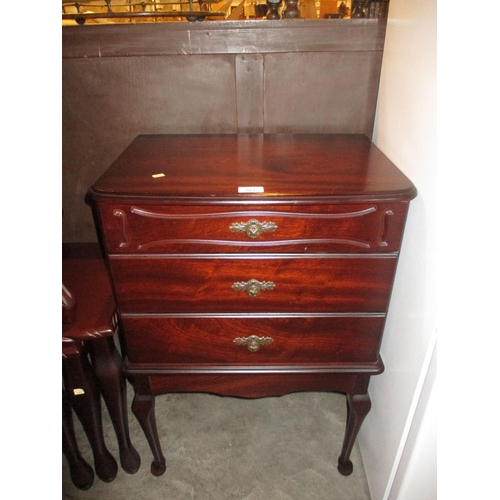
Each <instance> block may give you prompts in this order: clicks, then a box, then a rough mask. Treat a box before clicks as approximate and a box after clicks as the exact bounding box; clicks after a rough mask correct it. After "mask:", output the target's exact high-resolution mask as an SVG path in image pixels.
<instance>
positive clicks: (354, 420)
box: [338, 393, 372, 476]
mask: <svg viewBox="0 0 500 500" xmlns="http://www.w3.org/2000/svg"><path fill="white" fill-rule="evenodd" d="M347 403H348V410H347V424H346V430H345V436H344V444H343V446H342V451H341V453H340V457H339V460H338V470H339V472H340V473H341V474H342V475H344V476H349V475H350V474H352V470H353V465H352V462H351V460H350V458H349V457H350V455H351V451H352V448H353V446H354V442H355V441H356V436H357V435H358V432H359V429H360V427H361V424H362V423H363V420H364V419H365V417H366V415H367V414H368V412H369V411H370V408H371V405H372V404H371V400H370V396H369V395H368V393H366V394H347Z"/></svg>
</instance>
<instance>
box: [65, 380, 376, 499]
mask: <svg viewBox="0 0 500 500" xmlns="http://www.w3.org/2000/svg"><path fill="white" fill-rule="evenodd" d="M132 396H133V392H132V390H131V388H130V387H129V388H128V398H129V400H128V403H129V407H130V402H131V401H132ZM345 418H346V402H345V396H342V395H340V394H327V393H297V394H290V395H287V396H283V397H278V398H262V399H255V400H245V399H239V398H228V397H224V398H223V397H219V396H212V395H208V394H170V395H164V396H159V397H157V398H156V419H157V424H158V432H159V435H160V440H161V443H162V447H163V454H164V455H165V458H166V460H167V470H166V472H165V474H163V476H161V477H155V476H153V475H152V474H151V473H150V469H149V468H150V464H151V460H152V455H151V451H150V449H149V446H148V444H147V441H146V438H145V437H144V434H143V433H142V430H141V428H140V426H139V424H138V422H137V420H136V419H135V417H134V416H133V415H132V414H131V412H130V410H129V424H130V431H131V440H132V443H133V444H134V446H135V448H136V449H137V451H138V452H139V454H140V456H141V461H142V462H141V467H140V469H139V471H138V472H137V473H136V474H133V475H129V474H127V473H126V472H125V471H123V469H121V468H120V467H119V470H118V475H117V477H116V479H115V480H114V481H113V482H111V483H104V482H103V481H101V480H100V479H99V478H98V477H97V476H96V477H95V479H94V484H93V486H92V487H91V488H90V489H89V490H87V491H80V490H78V489H77V488H76V487H75V486H74V485H73V484H72V482H71V479H70V476H69V469H68V466H67V462H66V459H65V457H64V456H63V457H62V462H63V467H62V498H64V499H84V498H85V499H92V500H95V499H101V498H102V499H104V498H106V499H113V500H131V499H133V500H140V499H155V500H162V499H165V500H188V499H189V500H192V499H196V500H226V499H231V500H292V499H293V500H307V499H314V500H323V499H324V500H337V499H338V500H370V494H369V491H368V486H367V483H366V477H365V474H364V470H363V464H362V462H361V456H360V454H359V449H358V447H357V445H356V446H355V448H354V450H353V452H352V455H351V459H352V461H353V463H354V472H353V473H352V475H351V476H348V477H344V476H342V475H341V474H340V473H339V472H338V471H337V458H338V455H339V453H340V449H341V446H342V438H343V434H344V426H345ZM103 423H104V434H105V439H106V444H107V446H108V449H109V450H110V452H111V453H112V454H113V456H114V457H115V458H116V459H117V462H118V463H119V457H118V446H117V442H116V437H115V434H114V430H113V427H112V425H111V422H110V419H109V416H108V414H107V410H106V409H105V407H104V405H103ZM74 424H75V431H76V433H77V440H78V443H79V446H80V450H81V452H82V455H83V457H84V458H85V460H87V462H89V464H90V465H92V466H93V458H92V452H91V450H90V446H89V445H88V442H87V441H86V438H85V434H84V433H83V430H82V427H81V425H80V422H79V421H78V420H77V419H76V417H75V418H74Z"/></svg>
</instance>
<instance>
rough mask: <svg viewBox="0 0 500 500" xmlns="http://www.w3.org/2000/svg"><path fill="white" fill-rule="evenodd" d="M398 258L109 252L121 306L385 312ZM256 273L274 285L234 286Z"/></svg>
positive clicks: (123, 308) (127, 309) (157, 310)
mask: <svg viewBox="0 0 500 500" xmlns="http://www.w3.org/2000/svg"><path fill="white" fill-rule="evenodd" d="M343 256H344V257H343ZM396 263H397V259H396V257H395V256H394V255H388V256H386V257H379V256H369V257H365V256H361V257H357V256H352V255H350V254H340V255H334V256H332V255H328V256H324V255H323V254H316V255H314V256H313V257H311V256H310V255H309V256H308V258H305V257H299V258H297V257H295V256H293V255H292V256H290V255H284V256H280V255H273V256H267V255H266V256H265V257H264V258H259V257H256V256H255V255H252V256H246V258H241V254H240V256H239V258H238V257H237V256H231V257H227V256H226V255H224V256H220V255H219V256H212V255H210V256H209V257H208V258H204V257H202V256H199V255H197V256H190V255H184V256H178V257H177V258H172V257H170V256H169V257H168V258H167V257H157V258H151V257H150V256H148V257H142V256H137V257H133V256H132V257H127V258H123V257H120V258H114V257H110V265H111V272H112V275H113V279H114V283H115V290H116V296H117V300H118V302H119V304H120V310H121V312H122V313H130V312H137V313H163V312H185V313H189V312H204V311H206V312H229V311H230V312H248V313H252V312H253V313H257V312H277V311H281V312H294V311H295V312H302V313H308V312H328V311H336V312H348V311H351V312H385V311H386V309H387V306H388V303H389V296H390V293H391V289H392V279H391V278H392V276H393V275H394V271H395V268H396ZM252 279H256V280H258V281H259V282H267V281H271V282H273V283H274V285H275V286H274V288H273V289H272V290H262V292H261V293H260V294H259V295H258V296H257V297H249V296H248V295H247V293H245V291H244V290H243V291H238V290H235V289H234V288H233V285H234V284H235V283H242V282H243V283H248V281H250V280H252Z"/></svg>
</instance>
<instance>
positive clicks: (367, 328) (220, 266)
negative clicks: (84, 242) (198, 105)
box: [91, 134, 416, 475]
mask: <svg viewBox="0 0 500 500" xmlns="http://www.w3.org/2000/svg"><path fill="white" fill-rule="evenodd" d="M91 196H92V198H93V200H94V202H95V207H96V213H97V216H98V221H99V226H100V227H99V230H100V234H101V237H102V241H103V245H104V247H105V252H106V255H107V259H108V263H109V269H110V273H111V279H112V283H113V288H114V293H115V298H116V303H117V305H118V311H119V317H120V322H121V335H122V344H123V353H124V358H125V360H124V363H125V364H124V366H125V373H126V375H127V376H128V377H129V378H130V379H131V380H132V382H133V385H134V389H135V398H134V401H133V403H132V410H133V412H134V414H135V415H136V417H137V418H138V420H139V422H140V423H141V425H142V427H143V429H144V432H145V434H146V437H147V439H148V441H149V444H150V446H151V450H152V453H153V457H154V460H153V463H152V466H151V470H152V473H153V474H155V475H160V474H162V473H163V472H164V471H165V459H164V457H163V454H162V451H161V446H160V441H159V437H158V435H157V430H156V424H155V413H154V411H155V410H154V401H155V397H156V396H157V395H160V394H164V393H168V392H209V393H213V394H219V395H228V396H238V397H245V398H256V397H265V396H277V395H284V394H287V393H291V392H296V391H335V392H341V393H345V394H346V396H347V401H348V415H347V424H346V432H345V436H344V442H343V446H342V450H341V453H340V456H339V461H338V469H339V471H340V472H341V473H342V474H344V475H348V474H350V473H351V472H352V469H353V464H352V462H351V461H350V458H349V457H350V453H351V450H352V447H353V445H354V441H355V439H356V436H357V433H358V431H359V428H360V426H361V424H362V421H363V419H364V417H365V416H366V414H367V413H368V411H369V410H370V407H371V402H370V398H369V395H368V385H369V381H370V377H371V376H372V375H377V374H380V373H382V371H383V369H384V366H383V363H382V360H381V358H380V355H379V350H380V343H381V341H382V334H383V330H384V323H385V318H386V314H387V311H388V307H389V301H390V295H391V290H392V286H393V281H394V277H395V272H396V265H397V261H398V256H399V250H400V247H401V240H402V237H403V230H404V225H405V220H406V216H407V212H408V208H409V202H410V200H411V199H412V198H414V197H415V196H416V189H415V187H414V186H413V184H412V183H411V182H410V181H409V180H408V179H407V178H406V177H405V176H404V175H403V174H402V173H401V172H400V171H399V170H398V168H397V167H396V166H395V165H394V164H393V163H392V162H391V161H390V160H389V159H388V158H387V157H386V156H385V155H384V154H383V153H382V152H381V151H380V150H379V149H378V148H377V147H376V146H375V145H374V144H372V143H371V141H370V140H369V139H368V138H367V137H366V136H364V135H342V134H302V135H301V134H290V135H288V134H269V135H266V134H239V135H231V134H227V135H151V136H148V135H144V136H138V137H137V138H136V139H135V140H134V141H133V142H132V143H131V144H130V145H129V146H128V147H127V149H126V150H125V151H124V152H123V153H122V155H121V156H119V158H118V159H117V160H116V161H115V162H114V163H113V164H112V165H111V167H110V168H109V169H108V170H107V171H106V172H105V173H104V174H103V176H102V177H101V178H100V179H99V180H98V181H97V182H96V183H95V184H94V185H93V186H92V188H91Z"/></svg>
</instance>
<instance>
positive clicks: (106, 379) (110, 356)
mask: <svg viewBox="0 0 500 500" xmlns="http://www.w3.org/2000/svg"><path fill="white" fill-rule="evenodd" d="M90 345H91V348H92V349H91V353H92V361H93V364H94V371H95V374H96V377H97V380H98V382H99V388H100V390H101V393H102V397H103V399H104V402H105V403H106V407H107V408H108V412H109V416H110V417H111V421H112V422H113V427H114V428H115V432H116V437H117V440H118V447H119V449H120V463H121V466H122V468H123V470H124V471H125V472H128V473H129V474H134V473H136V472H137V471H138V470H139V467H140V465H141V458H140V456H139V453H137V450H136V449H135V448H134V447H133V445H132V443H131V441H130V433H129V428H128V417H127V392H126V386H125V378H124V376H123V374H122V371H121V366H122V360H121V356H120V354H119V353H118V351H117V350H116V347H115V345H114V342H113V339H112V338H111V337H106V338H100V339H95V340H92V341H91V343H90Z"/></svg>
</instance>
